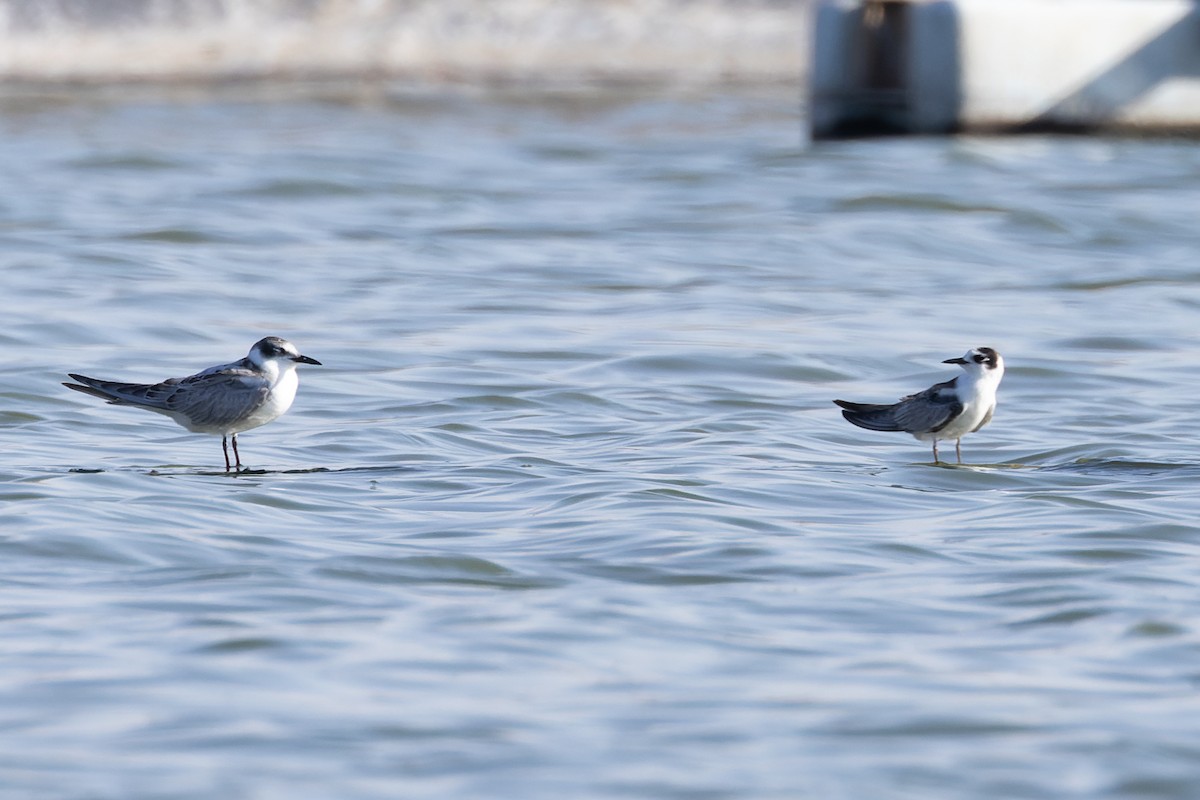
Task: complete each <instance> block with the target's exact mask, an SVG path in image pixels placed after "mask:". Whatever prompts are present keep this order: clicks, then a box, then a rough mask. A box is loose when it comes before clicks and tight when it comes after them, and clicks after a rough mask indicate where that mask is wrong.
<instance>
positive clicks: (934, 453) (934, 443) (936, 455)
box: [933, 439, 942, 464]
mask: <svg viewBox="0 0 1200 800" xmlns="http://www.w3.org/2000/svg"><path fill="white" fill-rule="evenodd" d="M933 463H935V464H940V463H942V462H941V459H939V458H938V453H937V439H934V440H933Z"/></svg>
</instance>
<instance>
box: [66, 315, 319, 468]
mask: <svg viewBox="0 0 1200 800" xmlns="http://www.w3.org/2000/svg"><path fill="white" fill-rule="evenodd" d="M320 363H321V362H320V361H317V360H316V359H315V358H309V357H308V356H302V355H300V351H299V350H297V349H296V346H295V345H294V344H292V343H291V342H289V341H287V340H286V339H280V338H279V337H278V336H268V337H266V338H265V339H260V340H259V341H258V342H256V343H255V344H254V346H253V347H251V348H250V353H249V354H248V355H247V356H246V357H245V358H243V359H242V360H241V361H235V362H233V363H232V364H221V365H219V366H215V367H209V368H208V369H206V370H203V371H201V372H197V373H196V374H195V375H190V376H188V377H186V378H168V379H167V380H165V381H163V382H161V383H121V382H120V381H103V380H97V379H96V378H89V377H87V376H86V375H76V374H75V373H73V372H72V373H68V374H69V375H70V376H71V377H72V378H73V379H75V380H76V381H79V383H64V384H63V386H66V387H67V388H68V389H74V390H75V391H77V392H83V393H84V394H90V395H94V396H95V397H99V398H101V399H102V400H107V401H108V402H109V403H111V404H112V405H117V406H133V407H134V408H144V409H146V410H147V411H154V412H156V413H159V414H165V415H166V416H168V417H170V418H171V419H173V420H175V421H176V422H178V423H179V424H180V425H182V426H183V427H185V428H187V429H188V430H189V431H192V432H193V433H211V434H218V433H219V434H220V435H221V449H222V450H223V451H224V452H225V471H226V472H229V469H230V464H229V440H230V439H232V441H233V456H234V462H235V468H236V469H237V470H238V471H240V470H241V469H242V457H241V455H239V454H238V446H237V435H238V434H239V433H241V432H242V431H248V430H250V429H251V428H257V427H258V426H259V425H265V424H267V423H268V422H270V421H271V420H273V419H276V418H277V417H279V416H280V415H281V414H283V412H285V411H287V410H288V409H289V408H290V407H291V405H292V401H293V400H294V399H296V387H297V386H298V385H299V383H300V381H299V378H298V376H297V375H296V365H297V364H317V365H319V364H320Z"/></svg>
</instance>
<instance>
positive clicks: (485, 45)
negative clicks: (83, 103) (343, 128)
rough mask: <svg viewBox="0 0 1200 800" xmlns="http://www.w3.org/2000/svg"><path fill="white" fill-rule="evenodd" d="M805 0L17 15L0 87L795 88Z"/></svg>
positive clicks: (392, 0) (20, 7)
mask: <svg viewBox="0 0 1200 800" xmlns="http://www.w3.org/2000/svg"><path fill="white" fill-rule="evenodd" d="M808 6H809V4H808V3H807V2H803V1H800V2H797V1H796V0H791V1H785V0H241V1H240V2H229V1H228V0H107V1H102V0H5V1H4V2H0V80H4V81H8V82H10V83H11V82H14V81H17V82H25V81H34V82H44V81H56V82H57V81H62V82H85V83H103V82H111V81H227V80H244V79H262V78H283V79H298V78H333V77H337V78H370V77H374V78H392V79H408V80H414V81H421V82H475V81H522V82H535V83H544V84H564V83H566V84H577V83H588V82H597V81H598V82H608V81H617V82H645V81H650V82H655V83H672V84H675V83H684V84H687V83H701V84H711V83H726V82H733V83H744V82H790V81H795V80H797V79H798V78H799V77H800V75H801V74H802V72H803V69H804V65H803V61H804V54H805V49H806V48H805V46H804V45H805V43H804V31H805V29H806V24H807V13H808Z"/></svg>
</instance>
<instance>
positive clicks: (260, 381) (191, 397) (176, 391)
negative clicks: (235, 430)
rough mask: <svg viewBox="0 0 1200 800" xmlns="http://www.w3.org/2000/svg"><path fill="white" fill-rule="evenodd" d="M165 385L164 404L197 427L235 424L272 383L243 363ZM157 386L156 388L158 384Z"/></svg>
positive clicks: (263, 395)
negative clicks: (241, 365)
mask: <svg viewBox="0 0 1200 800" xmlns="http://www.w3.org/2000/svg"><path fill="white" fill-rule="evenodd" d="M157 387H162V393H161V401H162V404H163V405H162V408H163V409H164V410H166V411H169V412H173V413H177V414H181V415H183V416H185V417H187V418H188V419H189V420H190V421H191V423H192V424H193V425H195V426H197V427H213V428H219V427H224V426H226V425H232V424H235V423H237V422H240V421H241V420H243V419H245V418H246V417H248V416H250V415H251V414H252V413H254V411H255V410H256V409H257V408H258V407H259V406H261V405H262V404H263V402H264V401H265V400H266V398H267V395H268V394H269V393H270V391H271V385H270V384H269V383H268V382H267V380H266V379H265V378H263V377H262V376H261V375H259V374H258V373H257V372H254V371H252V370H248V369H242V368H240V367H233V368H228V369H225V370H221V371H219V372H213V371H210V370H205V371H204V372H201V373H198V374H196V375H192V376H191V377H188V378H183V379H182V380H179V381H176V382H175V383H171V382H169V381H166V382H163V383H161V384H158V385H157ZM157 387H155V388H157Z"/></svg>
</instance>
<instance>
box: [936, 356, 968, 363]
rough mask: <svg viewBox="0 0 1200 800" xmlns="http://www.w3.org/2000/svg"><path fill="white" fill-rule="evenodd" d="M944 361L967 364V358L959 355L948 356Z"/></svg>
mask: <svg viewBox="0 0 1200 800" xmlns="http://www.w3.org/2000/svg"><path fill="white" fill-rule="evenodd" d="M942 363H943V364H965V363H967V360H966V359H965V358H963V357H962V356H959V357H958V358H947V359H946V360H945V361H943V362H942Z"/></svg>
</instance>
